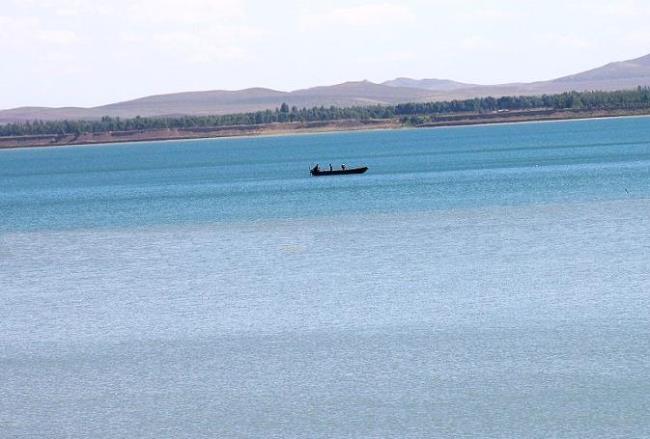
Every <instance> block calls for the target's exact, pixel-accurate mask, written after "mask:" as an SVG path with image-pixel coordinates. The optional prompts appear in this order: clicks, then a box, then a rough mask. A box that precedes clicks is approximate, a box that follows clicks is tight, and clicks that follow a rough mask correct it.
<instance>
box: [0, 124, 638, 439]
mask: <svg viewBox="0 0 650 439" xmlns="http://www.w3.org/2000/svg"><path fill="white" fill-rule="evenodd" d="M316 162H318V163H320V164H321V167H326V166H327V165H328V164H329V163H330V162H332V164H334V165H335V166H339V165H340V164H341V163H346V164H347V165H348V166H354V165H361V164H365V165H368V166H369V167H370V171H369V173H368V174H366V175H363V176H349V177H338V178H320V179H314V178H311V177H309V174H308V167H309V165H310V164H313V163H316ZM649 293H650V118H630V119H619V120H599V121H580V122H561V123H544V124H521V125H503V126H486V127H466V128H449V129H435V130H409V131H389V132H371V133H348V134H327V135H310V136H294V137H270V138H255V139H229V140H208V141H185V142H167V143H140V144H124V145H110V146H101V147H70V148H51V149H31V150H9V151H0V437H3V438H4V437H8V438H40V437H43V438H93V439H94V438H135V437H138V438H167V437H169V438H216V437H264V438H267V437H276V438H284V437H289V438H332V437H335V438H386V437H395V438H400V437H477V438H485V437H491V438H514V437H517V438H548V437H562V438H584V437H607V438H611V437H621V438H623V437H625V438H628V437H649V436H650V416H649V415H648V413H650V317H648V316H649V315H650V295H649Z"/></svg>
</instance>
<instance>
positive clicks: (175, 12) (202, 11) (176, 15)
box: [126, 0, 244, 25]
mask: <svg viewBox="0 0 650 439" xmlns="http://www.w3.org/2000/svg"><path fill="white" fill-rule="evenodd" d="M128 4H129V5H128V8H126V11H127V16H128V17H129V18H130V19H134V20H137V21H142V22H149V23H154V24H161V23H173V24H176V25H178V24H199V23H213V22H216V23H225V22H227V21H228V20H233V19H241V18H242V17H243V16H244V3H243V2H242V1H241V0H132V1H130V2H129V3H128Z"/></svg>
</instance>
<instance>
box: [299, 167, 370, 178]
mask: <svg viewBox="0 0 650 439" xmlns="http://www.w3.org/2000/svg"><path fill="white" fill-rule="evenodd" d="M367 170H368V167H367V166H364V167H361V168H346V167H341V169H332V170H329V171H325V170H322V169H320V168H319V167H318V165H316V166H314V167H313V168H311V169H310V170H309V172H310V173H311V175H312V177H324V176H326V175H347V174H363V173H364V172H366V171H367Z"/></svg>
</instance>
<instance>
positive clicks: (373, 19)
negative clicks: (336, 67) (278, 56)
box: [300, 3, 416, 30]
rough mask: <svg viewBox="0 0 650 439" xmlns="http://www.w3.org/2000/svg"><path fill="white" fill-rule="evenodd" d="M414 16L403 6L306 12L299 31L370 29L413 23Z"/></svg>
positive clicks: (366, 5)
mask: <svg viewBox="0 0 650 439" xmlns="http://www.w3.org/2000/svg"><path fill="white" fill-rule="evenodd" d="M415 18H416V16H415V14H414V13H413V11H412V10H411V9H409V8H408V7H407V6H405V5H403V4H396V3H369V4H365V5H359V6H351V7H343V8H335V9H331V10H329V11H325V12H308V13H304V14H303V15H302V16H301V17H300V29H302V30H310V29H314V28H323V27H334V28H336V27H337V26H341V25H344V26H351V27H371V26H385V25H389V24H399V23H408V22H412V21H414V20H415Z"/></svg>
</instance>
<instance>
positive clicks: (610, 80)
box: [0, 55, 650, 123]
mask: <svg viewBox="0 0 650 439" xmlns="http://www.w3.org/2000/svg"><path fill="white" fill-rule="evenodd" d="M637 86H650V55H646V56H644V57H641V58H637V59H633V60H629V61H622V62H614V63H610V64H607V65H605V66H602V67H599V68H596V69H592V70H588V71H586V72H582V73H577V74H574V75H569V76H565V77H561V78H557V79H553V80H549V81H540V82H532V83H513V84H502V85H475V84H465V83H461V82H456V81H451V80H446V79H420V80H417V79H410V78H397V79H394V80H391V81H386V82H384V83H383V84H375V83H372V82H369V81H357V82H346V83H343V84H337V85H331V86H321V87H313V88H308V89H304V90H296V91H292V92H283V91H277V90H270V89H266V88H249V89H245V90H238V91H224V90H213V91H197V92H185V93H173V94H164V95H156V96H149V97H144V98H139V99H134V100H131V101H125V102H118V103H114V104H109V105H103V106H99V107H93V108H80V107H64V108H46V107H21V108H14V109H10V110H4V111H0V123H7V122H16V121H26V120H35V119H41V120H57V119H97V118H101V117H102V116H113V117H116V116H119V117H135V116H138V115H140V116H143V117H144V116H178V115H184V114H187V115H206V114H227V113H238V112H248V111H257V110H265V109H274V108H277V107H279V106H280V105H281V104H282V103H283V102H286V103H287V104H289V105H290V106H294V105H295V106H297V107H300V108H302V107H314V106H321V105H323V106H331V105H335V106H343V107H347V106H355V105H373V104H382V105H389V104H398V103H404V102H424V101H439V100H448V99H467V98H473V97H485V96H495V97H498V96H509V95H535V94H544V93H547V94H550V93H561V92H564V91H571V90H576V91H586V90H621V89H626V88H634V87H637Z"/></svg>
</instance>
